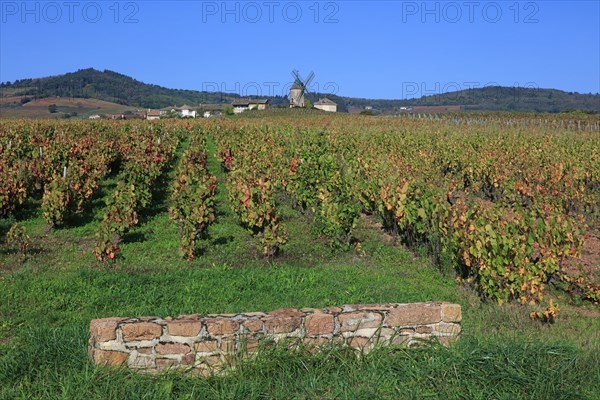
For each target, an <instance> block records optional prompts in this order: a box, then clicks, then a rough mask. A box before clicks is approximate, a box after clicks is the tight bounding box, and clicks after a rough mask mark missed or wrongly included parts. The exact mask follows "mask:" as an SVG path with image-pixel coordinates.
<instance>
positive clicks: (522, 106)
mask: <svg viewBox="0 0 600 400" xmlns="http://www.w3.org/2000/svg"><path fill="white" fill-rule="evenodd" d="M0 96H1V98H2V99H3V100H4V101H3V102H2V103H3V107H4V108H6V107H7V104H8V103H10V102H7V101H6V99H13V102H12V103H10V104H11V106H13V108H14V107H16V106H20V104H19V103H22V102H23V101H25V102H26V101H28V100H30V99H42V98H50V97H54V98H56V97H61V98H71V99H74V98H82V99H97V100H103V101H106V102H110V103H115V104H118V105H122V106H129V107H140V108H163V107H168V106H181V105H184V104H188V105H198V104H209V103H220V104H227V103H230V102H231V101H232V100H234V99H236V98H239V97H240V96H239V95H238V94H233V93H223V92H202V91H195V90H181V89H169V88H165V87H161V86H158V85H152V84H147V83H144V82H140V81H138V80H135V79H133V78H131V77H129V76H126V75H123V74H119V73H117V72H113V71H108V70H105V71H98V70H95V69H92V68H89V69H82V70H79V71H76V72H72V73H67V74H64V75H56V76H50V77H45V78H35V79H22V80H18V81H15V82H12V83H10V82H6V83H2V84H0ZM319 97H328V98H330V99H331V100H333V101H335V102H336V103H338V111H342V112H346V111H348V110H349V109H355V110H360V109H365V107H367V106H368V107H372V108H373V109H374V110H375V111H376V112H382V113H394V112H397V111H400V109H401V108H405V107H419V106H456V105H459V106H461V107H462V109H463V110H466V111H522V112H549V113H558V112H564V111H567V110H573V109H576V110H588V111H593V112H596V113H600V94H580V93H573V92H564V91H561V90H556V89H534V88H520V87H502V86H490V87H484V88H474V89H467V90H461V91H457V92H449V93H443V94H435V95H431V96H423V97H421V98H418V99H409V100H385V99H362V98H352V97H344V96H338V95H331V94H322V93H311V94H309V95H308V96H307V98H308V99H309V100H311V101H313V102H314V101H316V100H317V99H318V98H319ZM23 99H25V100H23ZM269 99H270V101H271V105H272V106H275V107H277V106H282V107H285V106H287V104H288V100H287V97H286V96H276V97H269ZM22 104H25V103H22Z"/></svg>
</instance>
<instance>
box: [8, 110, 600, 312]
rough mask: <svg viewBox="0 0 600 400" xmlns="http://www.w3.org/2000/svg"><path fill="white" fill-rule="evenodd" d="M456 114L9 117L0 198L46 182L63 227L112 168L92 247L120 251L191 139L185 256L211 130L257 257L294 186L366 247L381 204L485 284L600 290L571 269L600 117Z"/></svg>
mask: <svg viewBox="0 0 600 400" xmlns="http://www.w3.org/2000/svg"><path fill="white" fill-rule="evenodd" d="M546 121H547V120H546ZM455 125H456V119H446V120H434V121H433V120H429V121H427V120H419V119H414V118H413V119H402V120H389V119H378V120H368V119H356V120H345V119H343V118H337V119H324V118H323V117H318V118H317V117H312V118H304V119H303V120H302V124H301V126H298V123H297V120H296V119H292V118H285V117H280V118H276V119H274V120H273V121H269V122H265V121H264V120H258V119H247V120H243V121H240V120H235V119H230V120H216V121H214V122H203V123H196V124H193V125H192V124H191V123H185V124H182V123H167V124H149V123H148V124H144V123H141V124H140V123H137V124H114V123H103V124H99V123H91V124H87V123H81V122H80V123H65V122H41V123H32V122H25V121H14V122H2V130H1V137H0V146H1V147H0V151H1V153H0V154H1V156H2V159H1V161H0V175H1V176H2V181H1V182H2V183H1V187H0V201H1V202H0V214H2V215H3V216H8V215H9V214H11V213H14V212H18V210H19V208H21V207H24V206H26V205H27V203H28V199H30V198H35V197H38V198H39V197H40V196H41V210H42V214H43V217H44V219H45V220H46V222H47V224H48V226H49V228H56V227H59V226H60V225H61V224H62V223H63V221H64V220H65V219H66V218H68V217H69V216H72V215H75V214H77V213H81V212H82V211H83V210H84V209H85V208H86V207H89V203H90V199H91V198H92V197H93V196H94V194H95V193H96V192H97V191H98V188H99V187H100V183H101V181H102V180H103V179H104V178H106V177H107V175H108V174H109V173H113V174H115V175H116V181H117V184H116V187H115V189H114V191H113V193H112V194H111V195H110V196H109V198H108V201H107V202H106V206H105V209H104V215H103V217H102V221H101V224H100V228H99V230H98V232H97V233H96V246H95V249H94V254H95V256H96V258H97V259H98V260H99V261H101V262H107V261H112V262H115V261H116V259H117V258H118V256H119V253H120V243H121V242H122V241H123V238H124V235H125V234H126V233H127V232H129V231H130V230H131V228H132V227H134V226H135V225H136V224H137V223H138V213H139V212H140V210H142V209H144V208H146V207H148V206H149V205H150V204H151V203H152V187H153V185H155V182H156V179H157V178H158V177H159V176H160V175H161V173H162V172H163V170H164V169H165V166H166V165H168V164H169V163H170V162H171V161H172V159H173V157H174V154H175V151H176V150H177V149H178V148H179V147H181V146H182V143H183V142H182V141H185V151H184V152H183V154H182V156H181V160H179V162H178V165H177V166H175V168H176V169H177V170H176V178H175V180H174V181H173V182H172V183H171V184H170V185H171V188H170V193H171V200H172V204H171V207H170V209H169V214H170V216H171V219H172V220H173V221H174V223H176V224H177V226H178V229H179V233H180V242H181V245H180V254H181V255H182V256H183V257H185V258H187V259H188V260H190V261H191V260H193V259H194V258H195V256H196V250H195V245H196V241H197V240H199V239H200V238H202V237H203V236H205V234H206V231H207V227H208V225H209V224H211V223H213V222H214V221H215V213H214V196H215V189H216V185H217V179H216V177H215V176H213V175H211V174H210V172H209V171H208V170H207V141H214V143H215V144H216V148H217V150H218V152H219V157H220V159H221V160H222V168H223V170H225V171H226V172H227V175H226V176H227V178H226V182H221V183H222V184H224V185H225V186H226V187H227V192H228V195H229V199H230V202H231V207H232V210H233V211H234V212H235V214H236V215H237V216H238V217H239V221H240V224H242V226H244V227H245V228H247V229H248V230H249V231H250V232H252V234H253V236H254V238H255V242H256V245H257V249H258V250H259V251H260V253H261V254H262V256H263V257H266V258H274V257H277V256H278V255H280V254H281V253H282V250H283V249H284V248H285V244H286V243H287V242H288V240H289V237H288V232H287V230H286V227H285V223H284V222H282V219H281V217H280V215H279V211H278V208H279V204H280V203H281V202H286V201H288V202H291V204H293V206H294V208H296V209H297V210H298V211H299V212H301V213H303V214H307V215H308V216H309V219H310V221H312V228H311V229H313V230H315V231H317V232H318V233H319V234H320V235H322V236H323V237H325V238H327V239H328V241H329V242H330V245H331V246H333V247H340V248H346V249H349V248H354V249H355V250H356V251H359V252H360V243H359V242H358V241H356V240H355V238H354V237H353V235H352V231H353V228H354V227H355V226H356V223H357V221H358V220H359V218H360V216H361V215H364V214H366V215H370V216H374V217H376V218H377V219H379V220H380V221H381V222H382V224H383V227H384V228H385V229H386V230H388V231H389V232H390V233H391V234H392V235H393V237H394V240H400V241H402V242H404V243H406V244H409V245H415V244H419V245H425V246H427V247H429V248H430V250H431V251H432V252H433V253H434V254H435V256H436V257H438V258H440V259H441V258H445V259H449V260H451V263H452V266H453V267H454V269H455V271H456V276H457V279H458V280H460V281H462V282H465V283H468V284H471V285H472V286H473V287H474V288H475V289H476V290H477V291H478V292H479V293H480V294H481V296H482V297H484V298H486V299H491V300H493V301H496V302H499V303H503V302H506V301H511V300H517V301H519V302H521V303H523V304H524V303H531V304H534V303H536V302H540V301H542V300H543V298H544V292H545V288H546V286H547V285H548V284H549V283H555V282H561V283H562V284H566V285H567V286H568V287H569V290H570V291H571V292H573V293H575V292H577V293H579V294H580V295H581V296H582V297H583V298H584V299H586V300H590V301H593V302H596V303H597V302H598V301H600V286H598V285H596V284H595V283H594V282H593V281H591V280H590V279H588V278H590V277H586V276H583V275H573V274H567V271H566V270H567V268H566V266H572V265H573V264H575V263H577V257H578V256H579V255H580V253H581V250H582V247H583V246H584V243H585V239H586V236H587V237H589V236H588V235H589V234H590V233H591V234H594V233H595V234H597V233H598V232H599V230H600V146H599V145H598V143H599V142H598V138H599V133H598V131H596V130H592V129H591V128H592V127H593V126H594V125H593V122H592V123H590V122H588V123H587V125H586V126H587V127H588V129H587V130H588V131H589V132H587V131H585V130H584V131H583V132H582V131H581V130H580V128H579V129H577V130H575V131H574V129H571V130H569V129H564V128H563V129H558V128H557V127H564V126H567V127H569V126H570V127H571V128H575V127H577V126H578V127H580V126H581V124H580V123H579V124H577V125H576V124H574V123H572V122H569V121H567V122H566V123H565V122H564V121H561V120H559V121H551V123H550V124H548V123H547V122H546V123H545V124H540V125H539V126H536V125H535V121H533V124H532V125H530V126H529V127H528V129H526V130H524V129H522V128H521V126H522V125H523V121H522V120H521V122H520V123H519V124H516V125H517V127H516V128H511V127H507V126H502V125H499V124H483V123H476V124H470V123H468V124H464V126H462V127H461V129H456V128H454V126H455ZM17 228H18V227H15V228H14V229H13V231H15V232H16V231H17V230H18V229H17ZM13 236H14V234H13V235H11V237H13ZM25 236H26V234H25V233H24V232H21V234H20V237H22V238H23V239H21V240H25V239H24V238H25ZM13 241H17V242H18V241H19V239H18V238H16V237H15V238H13ZM22 250H24V249H22ZM571 269H572V268H571ZM550 307H552V305H550Z"/></svg>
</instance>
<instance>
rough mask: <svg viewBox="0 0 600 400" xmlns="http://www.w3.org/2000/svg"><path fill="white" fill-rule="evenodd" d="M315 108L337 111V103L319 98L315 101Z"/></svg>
mask: <svg viewBox="0 0 600 400" xmlns="http://www.w3.org/2000/svg"><path fill="white" fill-rule="evenodd" d="M315 108H317V109H319V110H323V111H327V112H337V104H336V103H335V102H333V101H331V100H329V99H328V98H324V99H319V101H317V102H316V103H315Z"/></svg>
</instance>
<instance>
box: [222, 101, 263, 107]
mask: <svg viewBox="0 0 600 400" xmlns="http://www.w3.org/2000/svg"><path fill="white" fill-rule="evenodd" d="M268 103H269V99H236V100H234V101H233V103H231V105H232V106H234V107H236V106H237V107H243V106H249V105H250V104H268Z"/></svg>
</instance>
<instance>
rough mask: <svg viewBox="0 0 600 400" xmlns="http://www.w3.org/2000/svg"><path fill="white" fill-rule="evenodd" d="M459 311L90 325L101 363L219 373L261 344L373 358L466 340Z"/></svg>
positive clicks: (287, 313)
mask: <svg viewBox="0 0 600 400" xmlns="http://www.w3.org/2000/svg"><path fill="white" fill-rule="evenodd" d="M460 321H461V308H460V305H457V304H449V303H415V304H376V305H345V306H343V307H329V308H326V309H314V308H303V309H299V310H298V309H293V308H286V309H281V310H276V311H272V312H270V313H262V312H251V313H242V314H210V315H197V314H196V315H181V316H179V317H177V318H171V317H167V318H164V319H163V318H160V317H143V318H102V319H96V320H93V321H92V322H91V324H90V342H89V354H90V356H91V357H92V359H93V361H94V362H95V363H96V364H108V365H115V366H118V365H122V366H126V367H129V368H135V369H139V370H144V371H149V372H157V371H162V370H165V369H170V368H178V369H186V370H187V369H189V370H193V371H194V372H199V373H202V374H207V373H211V372H218V371H220V370H222V369H223V368H226V367H227V366H231V365H232V363H233V361H234V360H235V359H236V358H237V357H240V356H247V355H251V354H252V353H253V352H255V351H256V350H257V349H258V348H259V346H260V345H261V343H264V345H268V344H269V343H276V342H280V341H282V340H286V341H287V343H288V344H292V345H299V344H304V345H306V346H309V348H311V349H312V347H313V346H314V348H315V349H318V346H320V345H325V344H328V343H339V344H340V345H347V346H351V347H353V348H356V349H358V350H360V351H363V352H367V351H369V350H370V349H371V348H373V346H375V345H403V346H408V347H413V346H416V345H418V344H419V342H422V341H424V340H431V339H437V340H439V341H440V342H441V343H442V344H444V345H446V346H447V345H449V344H450V343H451V342H452V341H454V340H456V339H457V338H458V335H459V334H460V330H461V328H460Z"/></svg>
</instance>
